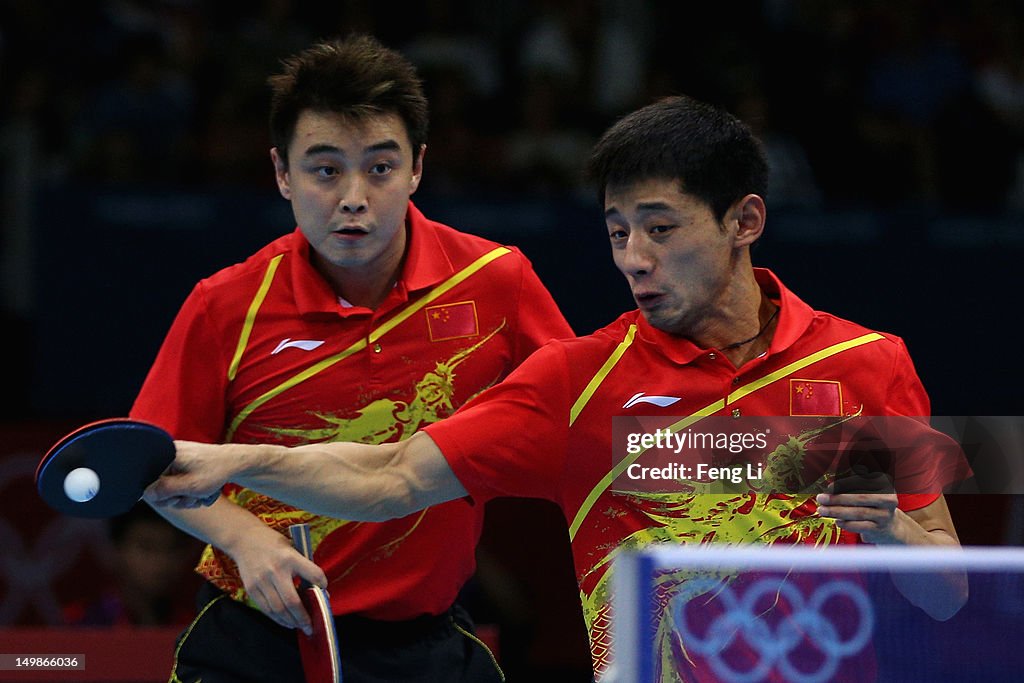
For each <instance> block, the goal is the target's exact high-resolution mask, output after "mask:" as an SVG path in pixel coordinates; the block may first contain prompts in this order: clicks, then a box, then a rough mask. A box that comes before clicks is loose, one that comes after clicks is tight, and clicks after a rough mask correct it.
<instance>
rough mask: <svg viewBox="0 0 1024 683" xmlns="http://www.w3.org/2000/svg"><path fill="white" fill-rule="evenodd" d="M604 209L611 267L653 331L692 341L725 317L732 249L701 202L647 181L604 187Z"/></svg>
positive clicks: (667, 183)
mask: <svg viewBox="0 0 1024 683" xmlns="http://www.w3.org/2000/svg"><path fill="white" fill-rule="evenodd" d="M604 207H605V222H606V224H607V227H608V236H609V239H610V240H611V245H612V257H613V258H614V260H615V265H616V267H618V269H619V270H620V271H622V274H623V275H625V276H626V280H628V281H629V286H630V289H632V291H633V298H634V299H635V300H636V303H637V306H639V308H640V311H641V312H642V313H643V315H644V317H645V318H646V319H647V321H648V322H649V323H650V324H651V325H653V326H654V327H656V328H658V329H660V330H663V331H665V332H669V333H672V334H677V335H681V336H687V337H693V336H695V335H697V334H698V333H701V332H703V331H705V330H706V329H707V328H708V326H709V325H715V324H717V323H716V322H715V321H721V320H722V319H724V318H725V317H726V314H727V313H728V311H723V310H722V308H723V307H724V306H725V302H726V290H727V287H728V284H729V282H730V280H731V278H732V270H733V264H734V260H735V253H736V250H735V243H734V241H733V234H732V233H731V232H730V231H727V230H725V229H724V228H723V224H722V223H720V222H719V221H718V220H717V219H716V218H715V216H714V214H713V213H712V211H711V208H710V207H709V206H708V205H707V204H706V203H704V202H703V201H701V200H699V199H697V198H695V197H693V196H691V195H688V194H684V193H683V192H682V191H681V189H680V183H679V181H678V180H675V179H652V180H644V181H640V182H637V183H634V184H631V185H627V186H623V187H609V188H607V192H606V193H605V205H604ZM727 218H728V216H727Z"/></svg>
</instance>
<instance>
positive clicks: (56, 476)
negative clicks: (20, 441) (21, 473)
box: [36, 418, 174, 518]
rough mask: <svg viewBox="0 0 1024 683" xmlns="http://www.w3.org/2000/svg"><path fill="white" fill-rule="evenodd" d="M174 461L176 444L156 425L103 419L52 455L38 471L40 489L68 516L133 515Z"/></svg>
mask: <svg viewBox="0 0 1024 683" xmlns="http://www.w3.org/2000/svg"><path fill="white" fill-rule="evenodd" d="M173 461H174V440H173V439H172V438H171V435H170V434H168V433H167V432H165V431H164V430H162V429H160V428H159V427H157V426H156V425H152V424H149V423H148V422H140V421H138V420H130V419H128V418H114V419H110V420H101V421H99V422H93V423H91V424H87V425H85V426H84V427H80V428H78V429H76V430H75V431H73V432H71V433H70V434H68V435H67V436H65V437H64V438H63V439H61V440H60V441H58V442H57V443H56V444H54V446H53V447H52V448H51V449H50V450H49V451H47V453H46V455H44V456H43V459H42V460H40V461H39V466H38V467H37V468H36V488H37V489H38V490H39V495H40V497H42V499H43V500H44V501H46V503H47V505H49V506H50V507H52V508H53V509H55V510H57V511H58V512H61V513H63V514H65V515H70V516H72V517H92V518H101V517H114V516H116V515H120V514H122V513H125V512H128V510H130V509H131V508H132V506H133V505H135V503H137V502H138V501H139V499H140V498H141V497H142V494H143V493H144V492H145V490H146V487H147V486H149V485H150V484H152V483H153V482H154V481H156V480H157V479H158V478H159V477H160V474H161V473H162V472H163V471H164V470H165V469H167V467H168V466H169V465H170V464H171V463H172V462H173Z"/></svg>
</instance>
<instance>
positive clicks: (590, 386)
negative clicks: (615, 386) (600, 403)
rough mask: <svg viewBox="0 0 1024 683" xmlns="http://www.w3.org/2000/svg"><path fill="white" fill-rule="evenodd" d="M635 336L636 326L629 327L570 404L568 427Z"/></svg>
mask: <svg viewBox="0 0 1024 683" xmlns="http://www.w3.org/2000/svg"><path fill="white" fill-rule="evenodd" d="M635 336H636V325H630V326H629V330H627V331H626V336H625V338H624V339H623V340H622V341H621V342H619V345H618V346H616V347H615V350H614V351H612V355H610V356H608V360H606V361H605V362H604V365H602V366H601V369H600V370H598V371H597V374H596V375H594V377H593V378H592V379H591V380H590V382H589V383H587V386H586V387H585V388H584V389H583V393H581V394H580V396H579V398H577V399H576V402H575V403H573V404H572V409H571V410H570V411H569V426H570V427H572V423H573V422H575V421H576V418H577V417H579V414H580V412H581V411H582V410H583V408H585V407H586V405H587V403H589V402H590V398H591V397H592V396H593V395H594V392H596V391H597V389H598V387H600V386H601V383H602V382H604V380H605V378H606V377H608V373H610V372H611V371H612V368H614V367H615V365H616V363H618V362H619V359H620V358H622V354H624V353H626V349H628V348H629V347H630V345H631V344H632V343H633V337H635Z"/></svg>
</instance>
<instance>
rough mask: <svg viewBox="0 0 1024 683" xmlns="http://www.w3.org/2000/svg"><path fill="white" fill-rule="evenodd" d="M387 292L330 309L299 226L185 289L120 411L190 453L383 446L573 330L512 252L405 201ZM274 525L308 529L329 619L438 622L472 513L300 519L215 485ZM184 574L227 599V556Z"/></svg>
mask: <svg viewBox="0 0 1024 683" xmlns="http://www.w3.org/2000/svg"><path fill="white" fill-rule="evenodd" d="M407 227H408V248H407V253H406V257H405V260H404V262H403V266H402V271H401V274H400V277H399V279H398V283H397V284H396V285H395V287H394V289H393V290H392V291H391V292H390V293H389V294H388V296H387V297H386V299H385V300H384V301H383V302H382V303H381V305H380V306H379V307H378V308H377V309H376V310H370V309H368V308H362V307H352V306H348V305H346V304H345V303H344V302H341V301H339V299H338V297H337V296H336V295H335V294H334V292H333V291H332V289H331V288H330V286H329V285H328V284H327V282H326V281H325V280H324V279H323V278H322V277H321V276H320V275H319V274H318V273H317V272H316V270H314V269H313V267H312V266H311V265H310V262H309V244H308V243H307V242H306V240H305V238H304V237H303V236H302V234H301V233H300V232H299V231H298V230H296V231H295V232H293V233H292V234H289V235H286V236H284V237H281V238H280V239H278V240H275V241H274V242H272V243H271V244H269V245H267V246H266V247H264V248H263V249H262V250H260V251H259V252H257V253H256V254H254V255H253V256H252V257H250V258H249V259H248V260H246V261H245V262H244V263H241V264H237V265H234V266H231V267H229V268H226V269H224V270H222V271H220V272H219V273H217V274H215V275H213V276H212V277H210V278H208V279H205V280H203V281H201V282H200V283H199V284H197V285H196V287H195V289H194V290H193V291H192V293H191V294H190V296H189V297H188V299H187V300H186V301H185V303H184V305H183V306H182V309H181V311H180V312H179V314H178V317H177V318H176V320H175V321H174V324H173V325H172V327H171V330H170V332H169V333H168V334H167V338H166V339H165V341H164V344H163V347H162V348H161V350H160V352H159V355H158V356H157V359H156V361H155V363H154V365H153V367H152V369H151V371H150V373H149V376H148V377H147V379H146V381H145V384H144V385H143V388H142V390H141V392H140V394H139V396H138V399H137V400H136V403H135V406H134V407H133V408H132V411H131V415H132V417H135V418H139V419H144V420H149V421H151V422H154V423H156V424H159V425H161V426H162V427H164V428H165V429H167V430H168V431H169V432H171V433H172V434H173V435H174V436H175V437H176V438H180V439H189V440H196V441H205V442H221V441H235V442H241V443H263V442H271V443H280V444H284V445H300V444H305V443H314V442H324V441H338V440H343V441H357V442H363V443H383V442H388V441H398V440H401V439H404V438H408V437H409V436H411V435H412V434H413V433H414V432H415V431H416V430H417V429H419V428H421V427H423V426H424V425H427V424H431V423H433V422H436V421H438V420H440V419H442V418H445V417H447V416H448V415H450V414H451V413H453V412H455V410H456V409H457V408H458V407H460V406H461V405H462V404H464V403H465V402H466V401H467V400H469V399H470V398H471V397H472V396H474V395H476V394H478V393H480V392H481V391H483V390H484V389H486V388H487V387H489V386H491V385H493V384H495V383H497V382H498V381H499V380H501V379H502V378H503V377H504V376H505V375H507V374H508V373H509V371H510V370H512V368H514V367H515V366H517V365H518V364H519V363H520V362H521V361H522V360H523V359H525V358H526V357H527V356H528V355H529V354H530V353H531V352H532V351H533V350H535V349H536V348H537V347H539V346H540V345H542V344H543V343H545V342H547V341H548V340H550V339H555V338H563V337H568V336H571V335H572V332H571V330H570V329H569V326H568V324H567V323H566V322H565V319H564V318H563V317H562V315H561V313H560V312H559V310H558V308H557V307H556V306H555V303H554V302H553V301H552V299H551V296H550V294H549V293H548V292H547V290H546V289H545V288H544V287H543V285H541V283H540V281H539V280H538V278H537V276H536V274H535V273H534V272H533V270H532V268H531V266H530V264H529V262H528V261H527V259H526V258H525V257H524V256H523V255H522V254H521V253H520V252H519V251H517V250H516V249H514V248H508V247H502V246H500V245H498V244H495V243H493V242H490V241H488V240H485V239H482V238H479V237H475V236H472V235H467V234H464V233H460V232H457V231H455V230H453V229H451V228H449V227H447V226H444V225H441V224H439V223H435V222H433V221H429V220H427V219H426V218H424V217H423V215H422V214H421V213H420V212H419V211H418V210H417V209H416V208H415V207H414V206H413V205H412V204H410V205H409V211H408V215H407ZM226 492H227V493H228V495H229V496H230V498H231V499H232V500H233V501H235V502H236V503H238V504H240V505H243V506H244V507H246V508H247V509H248V510H250V511H251V512H253V513H254V514H256V515H258V516H259V517H260V518H261V519H263V521H264V522H266V523H267V524H269V525H270V526H272V527H274V528H277V529H280V530H284V529H286V527H287V526H288V525H290V524H293V523H297V522H308V523H310V525H311V532H312V537H313V542H314V545H315V554H314V559H315V561H316V562H317V564H319V565H320V566H321V567H322V568H323V569H324V571H325V572H326V573H327V576H328V578H329V580H330V585H329V590H330V593H331V602H332V608H333V610H334V612H335V614H349V613H358V614H363V615H365V616H368V617H371V618H376V619H408V618H412V617H415V616H417V615H420V614H438V613H440V612H442V611H443V610H445V609H447V608H448V607H449V606H450V605H451V603H452V602H453V601H454V599H455V597H456V594H457V593H458V591H459V589H460V588H461V586H462V585H463V583H464V582H465V581H466V579H467V578H468V577H469V576H470V575H471V574H472V572H473V570H474V566H475V565H474V548H475V545H476V542H477V539H478V537H479V533H480V525H481V516H482V506H473V505H470V504H469V503H468V502H466V501H454V502H450V503H447V504H444V505H439V506H436V507H432V508H429V509H427V510H425V511H422V512H419V513H416V514H414V515H410V516H409V517H406V518H403V519H398V520H393V521H390V522H385V523H380V524H369V523H352V522H348V521H345V520H338V519H331V518H326V517H320V516H314V515H311V514H309V513H307V512H304V511H301V510H296V509H294V508H292V507H289V506H285V505H282V504H281V503H279V502H277V501H276V500H273V499H271V498H268V497H266V496H263V495H261V494H258V493H255V492H253V491H250V490H246V489H240V488H238V487H235V486H231V485H229V486H228V487H226ZM198 571H199V572H200V573H201V574H203V575H204V576H205V577H207V578H208V579H209V580H211V581H212V582H213V583H214V584H216V585H217V586H219V587H220V588H221V589H223V590H225V591H227V592H229V593H231V594H233V595H234V597H236V598H239V599H241V598H243V597H244V593H243V589H242V584H241V581H240V579H239V577H238V573H237V569H236V567H235V565H234V563H233V562H232V560H231V559H230V558H229V557H227V556H226V555H225V554H224V553H222V552H220V551H219V550H217V549H214V548H210V547H208V548H207V549H206V551H205V552H204V554H203V557H202V559H201V561H200V564H199V567H198Z"/></svg>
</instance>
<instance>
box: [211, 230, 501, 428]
mask: <svg viewBox="0 0 1024 683" xmlns="http://www.w3.org/2000/svg"><path fill="white" fill-rule="evenodd" d="M511 251H512V250H511V249H508V248H507V247H498V248H496V249H492V250H491V251H489V252H487V253H486V254H484V255H483V256H481V257H480V258H478V259H477V260H475V261H473V262H472V263H470V264H469V265H468V266H466V267H465V268H463V269H462V270H460V271H459V272H457V273H455V274H454V275H452V276H451V277H450V278H448V279H447V280H445V281H444V282H442V283H441V284H439V285H437V286H436V287H434V288H433V289H431V290H430V291H429V292H427V293H426V294H425V295H424V296H422V297H420V298H419V299H417V300H416V301H414V302H413V303H411V304H410V305H409V306H407V307H405V308H404V309H402V310H401V311H399V312H398V314H396V315H395V316H394V317H392V318H391V319H389V320H388V321H387V322H384V323H382V324H381V325H379V326H378V327H377V328H375V329H374V330H372V331H371V332H370V334H369V335H368V336H367V338H366V339H360V340H359V341H357V342H355V343H354V344H352V345H351V346H349V347H348V348H347V349H345V350H344V351H341V352H340V353H336V354H334V355H333V356H329V357H327V358H324V359H323V360H321V361H320V362H318V363H315V364H314V365H311V366H310V367H308V368H306V369H305V370H303V371H302V372H300V373H298V374H297V375H294V376H292V377H290V378H288V379H286V380H285V381H284V382H281V383H280V384H278V385H277V386H276V387H274V388H273V389H270V390H269V391H267V392H265V393H264V394H263V395H261V396H259V397H258V398H257V399H256V400H254V401H253V402H252V403H250V404H249V405H247V406H245V407H244V408H242V410H241V411H240V412H239V413H238V415H236V416H235V418H234V419H233V420H232V421H231V424H230V426H229V427H228V430H227V434H225V435H224V440H225V441H230V440H231V438H232V437H233V436H234V434H235V432H236V431H238V427H239V426H240V425H241V424H242V422H244V421H245V419H246V418H247V417H249V415H251V414H252V412H253V411H254V410H256V409H257V408H259V407H260V406H262V405H263V404H264V403H266V402H267V401H269V400H271V399H272V398H275V397H276V396H279V395H280V394H282V393H284V392H285V391H288V390H289V389H291V388H292V387H295V386H297V385H299V384H301V383H302V382H305V381H306V380H307V379H309V378H310V377H314V376H315V375H318V374H319V373H321V372H323V371H324V370H326V369H327V368H329V367H331V366H332V365H334V364H336V363H338V362H340V361H343V360H345V359H346V358H348V357H349V356H351V355H352V354H354V353H357V352H359V351H362V350H363V349H365V348H366V347H367V345H369V344H370V343H372V342H375V341H377V340H378V339H380V338H381V337H383V336H384V335H385V334H387V333H388V332H390V331H391V330H393V329H395V328H396V327H398V326H399V325H401V324H402V323H403V322H405V321H406V320H408V319H409V317H410V316H412V315H414V314H415V313H417V312H418V311H420V310H422V309H423V308H424V307H425V306H427V305H428V304H429V303H431V302H432V301H434V300H436V299H437V298H438V297H440V296H442V295H444V294H445V293H447V292H448V291H449V290H451V289H452V288H454V287H456V286H457V285H459V284H460V283H462V282H464V281H465V280H467V279H468V278H469V277H471V276H472V275H473V274H475V273H476V272H477V271H478V270H480V269H481V268H483V267H484V266H486V265H487V264H488V263H490V262H491V261H494V260H495V259H497V258H500V257H502V256H504V255H505V254H509V253H511ZM257 308H258V307H257Z"/></svg>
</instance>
